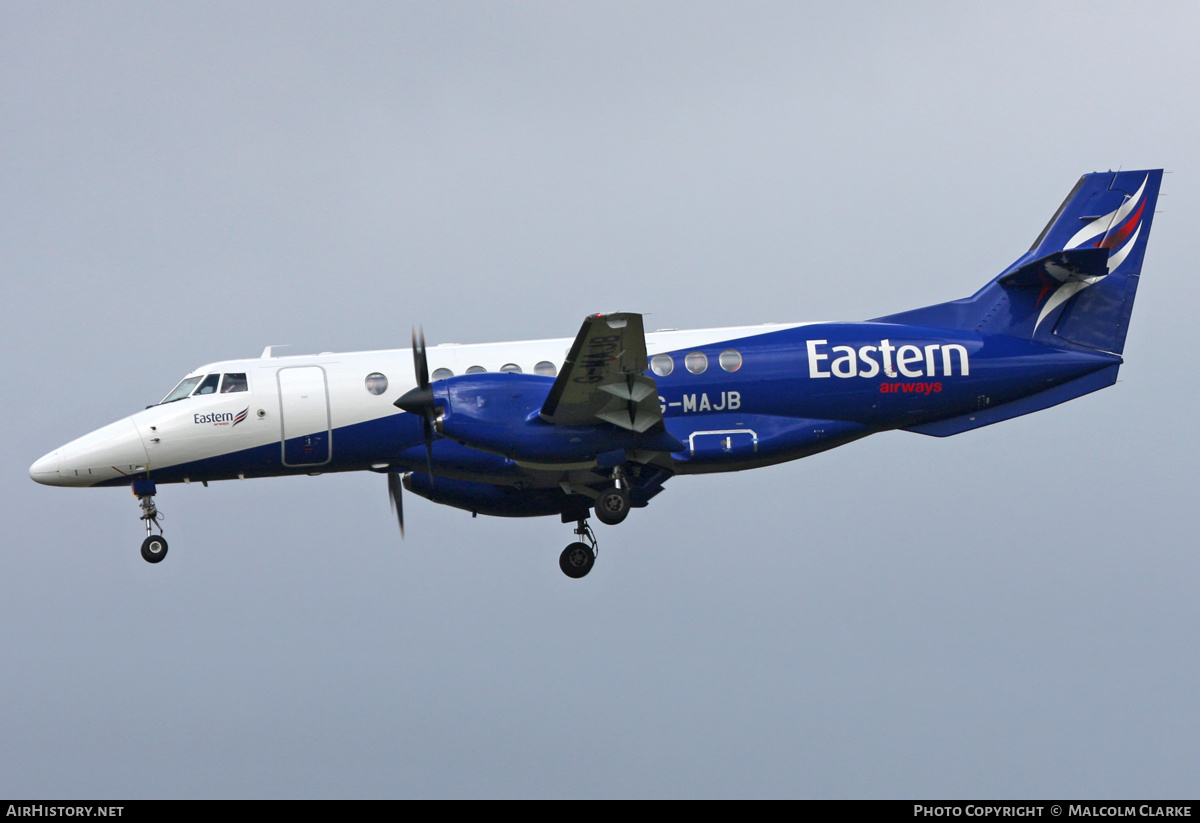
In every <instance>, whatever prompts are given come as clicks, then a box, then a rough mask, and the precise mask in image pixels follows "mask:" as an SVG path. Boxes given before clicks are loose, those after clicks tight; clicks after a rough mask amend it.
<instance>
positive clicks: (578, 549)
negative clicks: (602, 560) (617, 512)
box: [558, 520, 596, 580]
mask: <svg viewBox="0 0 1200 823" xmlns="http://www.w3.org/2000/svg"><path fill="white" fill-rule="evenodd" d="M575 534H577V535H579V540H577V541H576V542H574V543H572V544H571V545H569V546H567V547H566V548H565V549H563V551H562V554H560V555H559V556H558V567H559V568H560V569H562V572H563V574H565V575H566V576H567V577H570V578H573V579H575V580H578V579H579V578H581V577H584V576H586V575H587V573H588V572H590V571H591V570H592V566H594V565H596V536H595V535H593V534H592V527H591V526H589V525H588V522H587V521H586V520H580V521H579V525H578V526H576V527H575Z"/></svg>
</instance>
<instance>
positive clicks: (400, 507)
mask: <svg viewBox="0 0 1200 823" xmlns="http://www.w3.org/2000/svg"><path fill="white" fill-rule="evenodd" d="M387 479H388V500H389V501H390V502H391V504H392V512H393V513H394V514H395V515H396V520H398V521H399V523H400V537H401V538H403V537H404V499H403V498H402V497H401V496H400V495H401V493H402V492H403V491H404V486H403V484H402V483H401V481H400V475H399V474H397V473H396V472H388V476H387Z"/></svg>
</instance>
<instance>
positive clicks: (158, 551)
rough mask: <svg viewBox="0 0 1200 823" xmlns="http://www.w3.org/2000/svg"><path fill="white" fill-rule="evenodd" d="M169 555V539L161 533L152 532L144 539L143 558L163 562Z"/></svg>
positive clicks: (148, 561)
mask: <svg viewBox="0 0 1200 823" xmlns="http://www.w3.org/2000/svg"><path fill="white" fill-rule="evenodd" d="M166 556H167V539H166V538H165V537H163V536H162V535H161V534H152V535H150V536H149V537H147V538H146V539H145V540H143V541H142V559H143V560H145V561H146V562H147V563H161V562H162V559H163V558H164V557H166Z"/></svg>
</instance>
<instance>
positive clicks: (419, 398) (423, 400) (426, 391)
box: [393, 329, 437, 485]
mask: <svg viewBox="0 0 1200 823" xmlns="http://www.w3.org/2000/svg"><path fill="white" fill-rule="evenodd" d="M412 353H413V371H414V372H415V373H416V375H417V387H416V388H415V389H411V390H410V391H407V392H405V393H404V396H403V397H401V398H400V399H399V400H397V401H396V402H395V403H394V404H393V405H395V406H396V408H398V409H403V410H404V411H406V412H408V413H409V414H419V415H421V422H422V424H423V426H422V428H423V429H424V433H425V466H426V468H427V469H428V471H429V483H430V485H433V421H434V419H435V418H436V417H437V408H436V407H435V406H434V399H433V387H432V386H431V385H430V383H429V360H428V359H427V358H426V356H425V330H424V329H421V330H420V332H418V330H417V329H413V333H412Z"/></svg>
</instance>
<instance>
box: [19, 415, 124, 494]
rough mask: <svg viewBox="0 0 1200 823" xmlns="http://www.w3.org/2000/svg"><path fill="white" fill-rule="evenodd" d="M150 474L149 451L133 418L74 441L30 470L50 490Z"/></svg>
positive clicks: (61, 447) (35, 478)
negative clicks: (50, 488) (147, 469)
mask: <svg viewBox="0 0 1200 823" xmlns="http://www.w3.org/2000/svg"><path fill="white" fill-rule="evenodd" d="M144 471H146V448H145V446H143V445H142V438H141V436H140V435H139V434H138V431H137V427H136V426H135V425H134V423H133V420H132V419H131V418H128V417H126V418H125V419H124V420H118V421H117V422H115V423H110V424H109V425H107V426H105V427H103V428H100V429H96V431H94V432H92V433H91V434H85V435H84V436H83V437H80V438H78V439H76V440H72V441H71V442H70V443H67V444H66V445H65V446H59V447H58V448H57V449H55V450H54V451H52V452H50V453H49V454H48V455H46V456H45V457H43V458H42V459H41V460H39V461H37V462H36V463H34V464H33V465H32V466H30V467H29V476H30V477H32V478H33V479H34V480H36V481H37V482H38V483H43V484H45V485H47V486H94V485H96V484H97V483H105V482H110V481H113V480H119V479H120V478H122V477H130V476H131V475H134V474H139V473H141V472H144Z"/></svg>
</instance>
